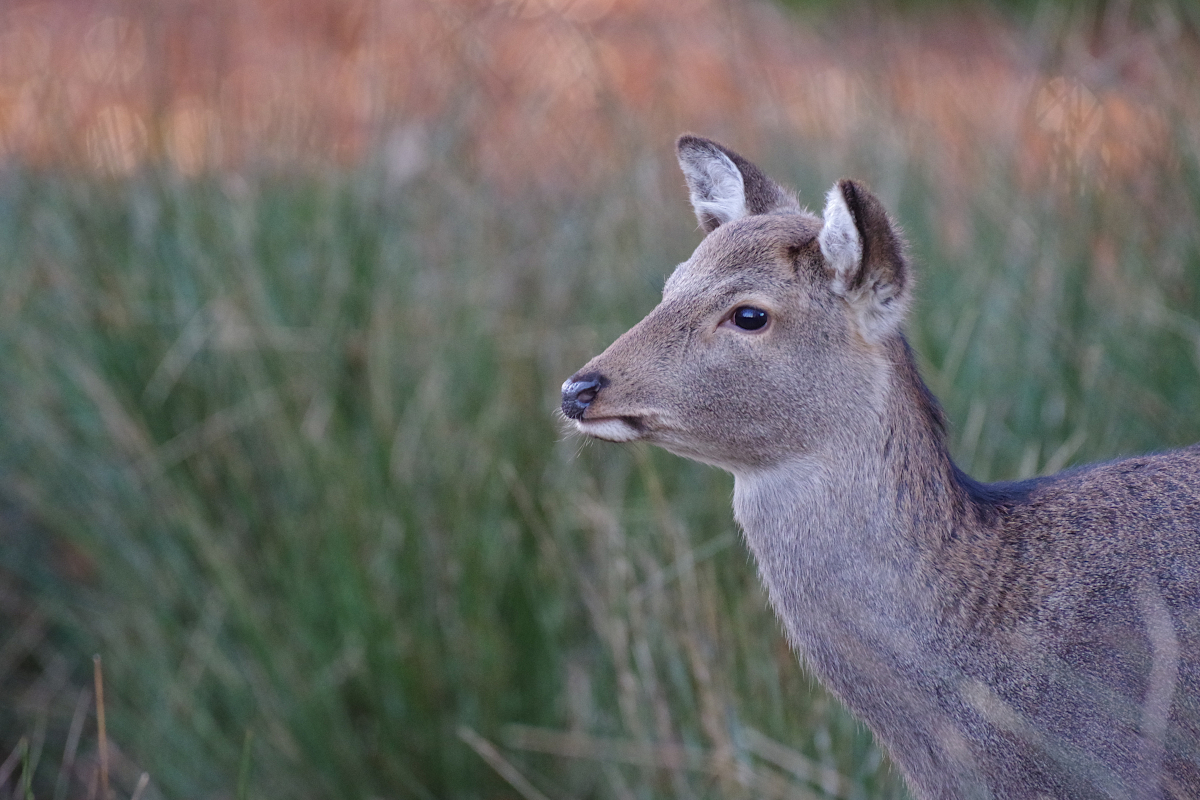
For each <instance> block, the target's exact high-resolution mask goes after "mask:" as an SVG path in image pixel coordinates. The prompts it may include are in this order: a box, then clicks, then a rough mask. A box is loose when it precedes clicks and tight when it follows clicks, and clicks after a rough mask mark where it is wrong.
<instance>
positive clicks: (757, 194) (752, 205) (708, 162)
mask: <svg viewBox="0 0 1200 800" xmlns="http://www.w3.org/2000/svg"><path fill="white" fill-rule="evenodd" d="M675 151H676V154H677V155H678V157H679V168H680V169H682V170H683V177H684V179H685V180H686V181H687V185H688V193H689V194H690V195H691V199H692V208H693V209H695V211H696V219H698V220H699V221H700V227H701V228H703V229H704V232H705V233H712V232H713V231H714V230H716V229H717V228H719V227H720V226H721V225H724V224H725V223H727V222H732V221H733V220H735V219H741V218H742V217H745V216H749V215H751V214H770V213H777V212H792V213H799V211H800V205H799V203H797V202H796V199H795V198H794V197H793V196H792V195H790V194H789V193H788V192H786V191H784V190H783V189H782V188H780V187H779V185H778V184H776V183H775V182H774V181H772V180H771V179H770V178H768V177H767V176H766V175H764V174H763V172H762V171H761V170H760V169H759V168H758V167H756V166H754V165H753V164H751V163H750V162H749V161H747V160H746V159H744V158H742V157H741V156H739V155H738V154H737V153H735V152H733V151H732V150H730V149H728V148H726V147H723V146H721V145H719V144H717V143H716V142H714V141H711V140H709V139H704V138H702V137H700V136H693V135H691V134H684V135H683V136H680V137H679V140H678V141H677V142H676V143H675Z"/></svg>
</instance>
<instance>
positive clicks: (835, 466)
mask: <svg viewBox="0 0 1200 800" xmlns="http://www.w3.org/2000/svg"><path fill="white" fill-rule="evenodd" d="M676 151H677V156H678V160H679V166H680V168H681V169H682V171H683V176H684V179H685V182H686V184H687V188H688V192H689V195H690V199H691V204H692V207H693V209H694V211H695V214H696V218H697V219H698V221H699V224H700V228H701V229H702V230H703V232H704V238H703V239H702V240H701V242H700V244H699V246H698V247H697V248H696V250H695V252H694V253H693V255H692V256H691V257H690V258H689V259H688V260H687V261H684V262H683V263H681V264H679V265H678V266H677V267H676V268H675V270H674V272H673V273H672V274H671V275H670V277H669V278H668V279H667V281H666V283H665V285H664V288H663V293H662V300H661V302H660V303H659V304H658V305H657V306H656V307H655V308H654V309H653V310H652V311H651V312H650V313H649V314H648V315H647V316H646V317H645V318H644V319H643V320H642V321H641V322H639V323H637V324H636V325H634V326H633V327H632V328H631V329H630V330H629V331H627V332H626V333H624V334H623V335H622V336H620V337H619V338H618V339H617V340H616V341H614V342H613V343H612V344H611V345H610V346H609V347H608V348H607V349H606V350H604V351H603V352H602V353H601V354H600V355H598V356H596V357H594V358H593V359H592V360H591V361H589V362H587V364H586V365H584V367H583V368H582V369H580V370H579V371H578V372H576V373H575V374H574V375H572V376H571V377H570V378H568V379H567V380H566V382H565V383H564V384H563V386H562V405H561V410H562V414H563V415H564V416H565V417H566V419H567V421H568V425H569V426H573V427H574V429H576V430H577V431H578V432H579V433H582V434H584V435H586V436H588V437H594V438H595V439H599V440H605V441H609V442H618V443H628V442H647V443H650V444H653V445H657V446H659V447H662V448H665V449H666V450H668V451H670V452H672V453H675V454H677V455H680V456H683V457H686V458H690V459H694V460H696V461H700V462H703V463H706V464H710V465H714V466H716V467H719V468H722V469H724V470H726V471H728V472H730V473H732V475H733V479H734V493H733V511H734V517H735V519H736V521H737V523H738V525H739V526H740V528H741V530H742V533H743V536H744V539H745V541H746V543H747V545H748V547H749V550H750V551H751V554H752V556H753V560H754V562H755V564H756V565H757V570H758V574H759V577H760V579H761V581H762V583H763V584H764V586H765V589H766V593H767V597H768V600H769V602H770V604H771V607H772V608H773V610H774V612H775V613H776V615H777V617H778V618H779V619H780V621H781V623H782V627H783V629H784V632H785V635H786V637H787V640H788V642H789V644H790V645H791V647H792V649H793V650H794V651H795V652H796V653H797V654H798V656H799V657H800V658H801V660H802V661H803V662H804V663H805V664H806V665H807V668H808V669H809V670H810V671H811V673H812V674H813V675H815V676H816V677H817V679H818V680H819V682H820V683H821V684H823V685H824V686H825V687H826V688H827V689H828V690H830V691H831V692H832V693H833V694H834V695H835V696H836V697H837V698H839V699H840V700H841V702H842V703H843V704H844V705H845V706H846V707H847V708H848V709H849V710H850V711H851V712H852V713H853V714H854V715H856V716H857V717H858V718H860V719H861V720H862V721H864V722H865V723H866V725H867V726H868V727H869V728H870V729H871V731H872V732H873V734H874V736H875V737H876V740H877V741H878V742H880V743H881V745H882V746H883V747H884V749H885V750H886V751H887V752H888V753H889V755H890V757H891V760H892V762H893V763H894V764H895V765H896V766H897V767H898V768H899V770H900V772H901V773H902V775H903V776H904V778H905V780H906V782H907V783H908V786H909V788H910V789H911V791H912V793H913V795H914V796H915V797H917V798H921V800H932V799H933V798H937V799H939V800H942V799H945V800H951V799H953V800H963V799H964V798H972V799H975V798H980V799H982V798H993V799H995V800H1000V799H1001V798H1056V799H1057V798H1080V799H1082V798H1088V800H1093V799H1094V798H1137V799H1138V800H1151V799H1153V800H1167V798H1200V445H1193V446H1191V447H1187V448H1184V449H1180V450H1176V451H1173V452H1166V453H1161V454H1155V455H1146V456H1140V457H1132V458H1126V459H1123V460H1116V461H1111V462H1108V463H1101V464H1095V465H1091V466H1084V467H1079V468H1073V469H1069V470H1067V471H1064V472H1060V473H1058V474H1055V475H1050V476H1047V477H1038V478H1032V479H1026V480H1021V481H1011V482H1002V483H983V482H979V481H976V480H974V479H972V478H971V477H970V476H968V475H967V474H966V473H964V472H963V471H962V470H960V469H959V468H958V467H957V466H956V465H955V463H954V461H953V459H952V458H951V454H950V450H949V445H948V434H947V422H946V418H945V414H944V412H943V410H942V408H941V406H940V405H939V403H938V401H937V399H936V398H935V397H934V396H933V394H932V393H931V392H930V390H929V389H928V388H927V387H926V385H925V383H924V382H923V380H922V378H921V376H920V374H919V372H918V369H917V365H916V361H915V358H914V354H913V352H912V350H911V348H910V346H909V344H908V342H907V340H906V338H905V334H904V322H905V319H906V315H907V311H908V308H909V306H910V305H911V302H912V296H913V271H912V267H911V266H910V263H909V260H908V256H907V245H906V243H905V241H904V239H903V237H902V234H901V232H900V229H899V228H898V226H897V225H896V224H895V222H893V220H892V218H891V217H890V216H889V214H888V212H887V211H886V210H885V208H884V207H883V205H882V203H881V202H880V201H879V200H878V199H877V198H876V197H875V196H874V195H873V194H872V193H871V192H870V190H869V189H868V188H867V187H866V186H865V185H864V184H863V183H862V182H860V181H857V180H849V179H846V180H840V181H838V182H837V183H836V184H835V185H834V186H833V188H832V189H831V190H830V191H829V192H828V195H827V196H826V198H825V207H824V211H823V214H822V216H821V217H817V216H816V215H814V214H812V213H810V212H808V211H806V210H805V209H804V208H802V207H801V206H800V204H799V202H798V200H797V198H796V195H795V194H793V193H792V192H790V191H788V190H786V189H784V188H783V187H782V186H781V185H780V184H778V183H776V182H775V181H773V180H772V179H770V178H769V177H767V176H766V175H765V174H764V173H763V172H762V171H761V170H760V169H759V168H758V167H756V166H755V165H753V164H752V163H750V162H749V161H747V160H746V159H745V158H743V157H742V156H740V155H739V154H737V153H735V152H734V151H733V150H730V149H729V148H727V147H725V146H723V145H721V144H718V143H717V142H714V141H711V140H709V139H705V138H702V137H699V136H695V135H690V134H685V135H683V136H681V137H680V138H679V139H678V141H677V143H676Z"/></svg>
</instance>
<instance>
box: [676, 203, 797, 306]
mask: <svg viewBox="0 0 1200 800" xmlns="http://www.w3.org/2000/svg"><path fill="white" fill-rule="evenodd" d="M819 231H820V222H819V221H818V220H817V219H816V218H815V217H811V216H809V215H797V214H790V215H772V216H767V215H763V216H755V217H746V218H744V219H739V220H735V221H733V222H730V223H727V224H725V225H722V226H721V227H719V228H717V229H716V230H714V231H713V232H712V233H710V234H709V235H708V236H707V237H705V239H704V241H702V242H701V243H700V246H699V247H697V248H696V252H695V253H693V254H692V257H691V258H689V259H688V260H687V261H685V262H683V263H682V264H680V265H679V266H678V267H676V268H675V272H674V273H672V274H671V277H670V278H668V279H667V283H666V286H665V287H664V288H663V297H664V299H667V298H683V297H692V298H700V297H710V298H711V297H714V296H716V297H727V296H734V295H738V294H743V293H756V294H766V295H772V294H775V293H777V292H780V291H786V290H788V289H789V288H794V287H795V286H796V284H797V278H798V275H797V269H796V264H797V259H798V258H804V257H806V256H807V257H808V258H810V259H819V258H820V249H819V246H818V244H817V234H818V233H819Z"/></svg>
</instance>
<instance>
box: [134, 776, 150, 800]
mask: <svg viewBox="0 0 1200 800" xmlns="http://www.w3.org/2000/svg"><path fill="white" fill-rule="evenodd" d="M149 785H150V773H149V772H143V773H142V774H141V777H139V778H138V782H137V786H135V787H133V794H132V795H130V797H129V800H140V798H141V796H142V792H144V791H146V787H147V786H149Z"/></svg>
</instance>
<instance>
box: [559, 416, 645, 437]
mask: <svg viewBox="0 0 1200 800" xmlns="http://www.w3.org/2000/svg"><path fill="white" fill-rule="evenodd" d="M575 428H576V430H578V431H579V432H580V433H586V434H587V435H588V436H593V437H595V438H597V439H603V440H604V441H606V442H632V441H634V440H636V439H640V438H642V436H643V434H644V433H645V429H646V423H645V421H644V420H643V419H642V418H641V417H596V418H595V419H577V420H575Z"/></svg>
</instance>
